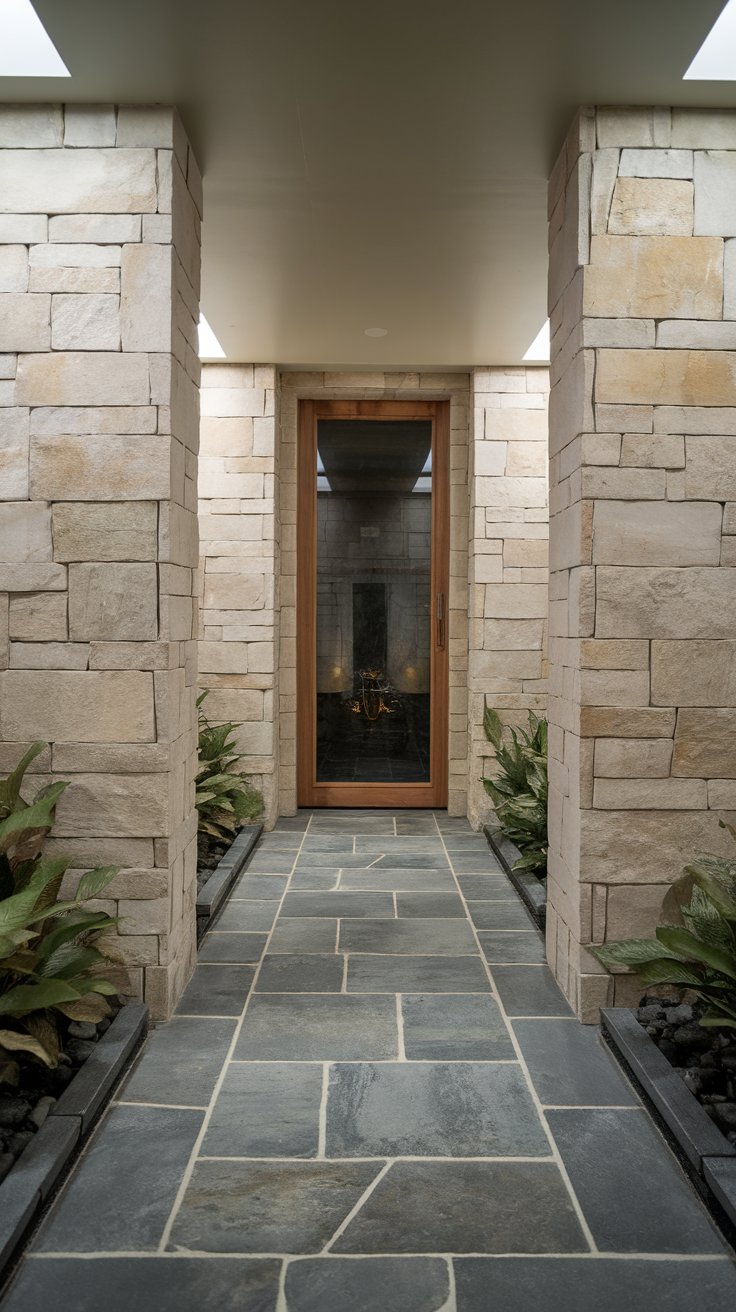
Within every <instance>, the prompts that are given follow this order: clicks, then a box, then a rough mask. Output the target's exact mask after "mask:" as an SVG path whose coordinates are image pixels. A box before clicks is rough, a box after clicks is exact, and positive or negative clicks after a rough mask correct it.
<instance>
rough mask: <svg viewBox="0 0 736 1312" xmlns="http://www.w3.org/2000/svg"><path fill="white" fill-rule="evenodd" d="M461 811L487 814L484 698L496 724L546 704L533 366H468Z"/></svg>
mask: <svg viewBox="0 0 736 1312" xmlns="http://www.w3.org/2000/svg"><path fill="white" fill-rule="evenodd" d="M471 386H472V390H473V435H472V440H471V443H470V451H471V462H472V463H471V473H470V480H469V487H470V501H471V519H470V546H469V558H468V567H469V579H470V609H469V615H470V634H469V637H470V651H469V664H468V691H469V694H470V706H469V719H470V733H471V742H472V746H471V751H470V752H469V761H468V764H469V778H468V817H469V819H470V821H471V824H473V825H474V826H476V827H477V826H479V825H480V824H482V823H483V822H484V821H486V820H488V819H489V818H490V817H491V816H492V814H493V805H492V803H491V799H490V798H489V797H488V794H487V793H486V791H485V789H484V788H483V785H482V784H481V783H480V776H481V775H482V774H488V773H491V774H492V773H493V768H494V767H493V751H492V749H489V745H488V740H487V739H486V736H485V733H484V731H483V698H484V697H487V699H488V705H489V706H492V707H493V708H494V710H496V711H498V714H499V715H500V717H501V719H502V721H503V722H504V724H508V725H518V724H521V725H527V724H528V718H527V712H528V711H529V710H532V711H534V712H535V714H537V715H543V714H544V713H545V711H546V707H547V650H546V648H547V582H548V573H547V545H548V544H547V536H548V527H547V451H546V440H547V394H548V392H549V371H548V370H547V369H540V368H523V367H522V368H514V369H492V368H490V367H487V368H482V369H481V368H478V369H475V370H474V371H473V375H472V379H471Z"/></svg>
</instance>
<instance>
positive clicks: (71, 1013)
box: [56, 989, 110, 1025]
mask: <svg viewBox="0 0 736 1312" xmlns="http://www.w3.org/2000/svg"><path fill="white" fill-rule="evenodd" d="M56 1010H57V1011H60V1012H61V1013H62V1015H63V1016H66V1017H67V1018H68V1019H69V1020H87V1021H92V1023H93V1025H96V1024H97V1023H98V1022H99V1021H101V1020H104V1018H105V1016H109V1014H110V1007H109V1005H108V1003H107V1002H105V999H104V998H103V996H102V994H101V993H99V992H97V991H93V990H91V989H90V990H88V992H86V993H85V995H84V997H82V998H80V999H79V1001H78V1002H60V1003H59V1004H58V1005H57V1007H56Z"/></svg>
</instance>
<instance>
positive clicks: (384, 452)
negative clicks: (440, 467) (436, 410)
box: [317, 419, 432, 493]
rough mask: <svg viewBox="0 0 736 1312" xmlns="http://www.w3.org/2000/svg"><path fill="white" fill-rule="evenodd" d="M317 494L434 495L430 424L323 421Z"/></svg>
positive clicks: (392, 421) (414, 420) (426, 421)
mask: <svg viewBox="0 0 736 1312" xmlns="http://www.w3.org/2000/svg"><path fill="white" fill-rule="evenodd" d="M317 448H318V455H317V490H318V491H320V492H322V491H324V492H328V491H332V492H401V493H405V492H429V491H430V490H431V485H432V479H431V472H432V424H431V421H430V420H424V419H422V420H419V419H413V420H398V419H380V420H373V419H321V420H320V421H319V424H318V427H317Z"/></svg>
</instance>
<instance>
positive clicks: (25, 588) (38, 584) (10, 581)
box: [0, 562, 66, 592]
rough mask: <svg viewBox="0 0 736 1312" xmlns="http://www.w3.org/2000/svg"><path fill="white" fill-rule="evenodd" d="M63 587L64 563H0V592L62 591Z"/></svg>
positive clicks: (64, 576)
mask: <svg viewBox="0 0 736 1312" xmlns="http://www.w3.org/2000/svg"><path fill="white" fill-rule="evenodd" d="M65 588H66V566H64V565H52V564H47V563H45V562H44V563H43V564H41V563H39V564H35V563H33V562H31V563H30V564H20V565H18V564H7V565H0V592H63V591H64V590H65Z"/></svg>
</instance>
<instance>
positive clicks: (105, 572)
mask: <svg viewBox="0 0 736 1312" xmlns="http://www.w3.org/2000/svg"><path fill="white" fill-rule="evenodd" d="M157 603H158V589H157V573H156V566H155V565H154V564H153V563H150V564H127V563H115V564H112V563H110V564H98V563H94V564H90V563H85V564H73V565H70V566H69V633H70V636H71V639H72V641H73V642H89V641H90V640H92V639H94V640H96V641H98V642H99V641H109V642H111V641H116V642H145V641H152V640H154V639H155V638H156V628H157Z"/></svg>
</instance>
